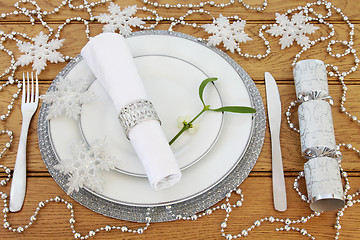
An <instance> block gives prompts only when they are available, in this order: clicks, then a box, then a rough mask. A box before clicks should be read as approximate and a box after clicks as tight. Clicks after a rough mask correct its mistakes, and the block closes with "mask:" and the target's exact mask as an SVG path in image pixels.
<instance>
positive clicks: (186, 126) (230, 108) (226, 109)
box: [169, 78, 256, 145]
mask: <svg viewBox="0 0 360 240" xmlns="http://www.w3.org/2000/svg"><path fill="white" fill-rule="evenodd" d="M216 80H217V78H207V79H205V80H204V81H202V83H201V84H200V86H199V97H200V100H201V103H202V104H203V109H202V110H201V111H200V112H199V113H198V114H197V115H196V116H195V117H194V118H193V119H192V120H190V121H189V122H186V121H185V120H184V121H183V122H182V123H183V127H182V128H181V130H180V131H179V132H178V133H177V134H176V135H175V137H173V139H171V140H170V142H169V145H171V144H172V143H174V142H175V140H176V139H178V138H179V137H180V135H181V134H183V133H184V132H185V131H187V130H188V129H190V128H192V127H193V122H194V121H195V120H196V119H198V118H199V117H200V116H201V115H202V114H203V113H204V112H206V111H213V112H232V113H255V112H256V110H255V109H254V108H251V107H244V106H225V107H220V108H215V109H213V108H210V105H206V104H205V102H204V98H203V93H204V89H205V87H206V85H207V84H208V83H210V82H213V81H216Z"/></svg>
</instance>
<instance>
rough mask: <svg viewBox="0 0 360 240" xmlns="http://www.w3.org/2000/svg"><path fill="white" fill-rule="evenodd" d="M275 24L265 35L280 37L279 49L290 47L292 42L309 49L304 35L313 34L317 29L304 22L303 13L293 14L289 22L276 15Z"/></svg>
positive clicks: (287, 19)
mask: <svg viewBox="0 0 360 240" xmlns="http://www.w3.org/2000/svg"><path fill="white" fill-rule="evenodd" d="M275 19H276V23H277V24H273V25H272V26H271V27H270V29H269V30H266V32H267V33H270V34H271V35H272V36H275V37H277V36H281V38H280V41H279V43H280V44H281V49H284V48H286V47H290V46H291V45H292V44H293V42H294V41H296V42H297V44H299V45H300V46H302V47H309V44H310V39H309V37H307V36H306V35H305V34H312V33H314V32H315V31H316V30H317V29H319V27H316V26H314V25H313V24H311V23H307V22H306V16H304V15H303V12H302V11H301V12H299V13H295V14H294V15H293V16H292V18H291V20H289V18H288V17H287V16H286V15H285V14H279V13H276V18H275Z"/></svg>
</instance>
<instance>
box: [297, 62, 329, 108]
mask: <svg viewBox="0 0 360 240" xmlns="http://www.w3.org/2000/svg"><path fill="white" fill-rule="evenodd" d="M293 73H294V81H295V89H296V95H297V98H298V100H299V101H301V102H306V101H308V100H315V99H326V98H329V87H328V82H327V76H326V67H325V64H324V62H323V61H320V60H317V59H306V60H302V61H299V62H297V63H296V64H295V67H294V71H293Z"/></svg>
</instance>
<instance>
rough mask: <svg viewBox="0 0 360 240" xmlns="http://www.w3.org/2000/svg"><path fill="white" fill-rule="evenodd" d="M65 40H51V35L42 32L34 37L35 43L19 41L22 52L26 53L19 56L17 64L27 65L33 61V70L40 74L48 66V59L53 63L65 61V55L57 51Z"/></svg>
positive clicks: (18, 44)
mask: <svg viewBox="0 0 360 240" xmlns="http://www.w3.org/2000/svg"><path fill="white" fill-rule="evenodd" d="M64 40H65V39H61V40H59V39H53V40H51V41H50V42H49V36H48V35H46V34H44V33H43V32H40V33H39V35H38V36H36V37H35V38H34V40H33V41H34V44H31V43H29V42H19V43H17V46H18V48H19V50H20V52H22V53H24V55H21V56H20V57H19V58H18V60H17V62H16V63H15V65H16V66H19V65H21V66H25V65H29V64H30V63H33V64H32V67H33V70H34V71H36V73H37V74H40V72H41V71H42V70H44V69H45V67H46V66H47V64H46V62H47V61H50V62H51V63H58V62H64V61H65V60H64V58H63V55H62V54H61V53H59V52H57V51H56V50H58V49H59V48H60V47H62V42H63V41H64Z"/></svg>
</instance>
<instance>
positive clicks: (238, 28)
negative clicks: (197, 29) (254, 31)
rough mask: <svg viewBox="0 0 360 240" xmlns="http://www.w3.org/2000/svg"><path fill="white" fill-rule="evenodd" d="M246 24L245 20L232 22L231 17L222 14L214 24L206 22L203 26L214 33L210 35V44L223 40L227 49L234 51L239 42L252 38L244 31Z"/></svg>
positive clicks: (217, 43) (208, 31)
mask: <svg viewBox="0 0 360 240" xmlns="http://www.w3.org/2000/svg"><path fill="white" fill-rule="evenodd" d="M245 25H246V21H245V20H241V21H236V22H233V23H232V24H230V22H229V19H228V18H226V17H224V16H223V15H221V14H220V15H219V17H218V18H217V19H216V20H214V21H213V23H212V24H205V25H203V26H202V28H204V29H205V31H206V32H207V33H210V34H213V35H212V36H210V37H209V42H208V43H209V44H210V45H213V46H217V45H219V44H220V43H221V42H223V44H224V47H225V48H226V49H227V50H229V51H230V52H234V50H235V49H236V48H237V47H238V44H239V43H241V42H246V41H250V40H252V39H251V38H250V37H249V36H248V34H246V33H245V31H244V28H245Z"/></svg>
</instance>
